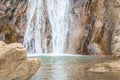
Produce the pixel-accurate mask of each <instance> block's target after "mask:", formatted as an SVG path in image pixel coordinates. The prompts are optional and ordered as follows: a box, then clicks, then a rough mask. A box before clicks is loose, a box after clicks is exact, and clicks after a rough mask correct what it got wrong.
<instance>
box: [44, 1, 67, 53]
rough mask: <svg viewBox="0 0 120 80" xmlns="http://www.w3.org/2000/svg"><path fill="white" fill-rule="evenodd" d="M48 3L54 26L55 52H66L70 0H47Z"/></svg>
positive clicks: (53, 42) (50, 17)
mask: <svg viewBox="0 0 120 80" xmlns="http://www.w3.org/2000/svg"><path fill="white" fill-rule="evenodd" d="M46 4H47V9H48V15H49V21H50V24H51V28H52V47H53V53H64V49H65V46H66V39H67V33H68V29H69V27H68V21H69V0H47V1H46Z"/></svg>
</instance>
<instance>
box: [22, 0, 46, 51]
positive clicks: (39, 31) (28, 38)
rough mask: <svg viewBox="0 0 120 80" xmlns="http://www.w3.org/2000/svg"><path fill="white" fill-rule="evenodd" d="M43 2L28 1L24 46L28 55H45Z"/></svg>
mask: <svg viewBox="0 0 120 80" xmlns="http://www.w3.org/2000/svg"><path fill="white" fill-rule="evenodd" d="M43 6H44V5H43V0H28V13H27V29H26V32H25V36H24V42H23V44H24V46H25V47H26V49H27V52H28V53H46V52H47V47H46V36H45V18H44V16H43V12H44V9H43Z"/></svg>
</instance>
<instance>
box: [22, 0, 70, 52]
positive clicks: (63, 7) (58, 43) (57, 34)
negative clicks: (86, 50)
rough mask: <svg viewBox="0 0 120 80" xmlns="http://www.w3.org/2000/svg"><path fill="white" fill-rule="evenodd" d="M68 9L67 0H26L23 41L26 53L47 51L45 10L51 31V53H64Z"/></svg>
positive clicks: (67, 28) (67, 27)
mask: <svg viewBox="0 0 120 80" xmlns="http://www.w3.org/2000/svg"><path fill="white" fill-rule="evenodd" d="M69 9H70V5H69V0H45V1H44V0H28V12H27V29H26V32H25V36H24V42H23V44H24V46H25V47H26V49H27V53H29V54H30V53H35V54H37V53H39V54H42V53H49V52H48V51H47V50H48V45H47V36H46V26H45V22H46V17H45V13H44V12H45V11H46V12H47V14H48V15H47V16H48V20H49V22H50V26H49V27H50V28H51V31H52V32H51V37H52V39H51V42H52V53H55V54H57V53H64V51H65V50H64V49H65V47H66V43H67V42H66V41H67V34H68V30H69V26H68V25H69V24H68V22H69Z"/></svg>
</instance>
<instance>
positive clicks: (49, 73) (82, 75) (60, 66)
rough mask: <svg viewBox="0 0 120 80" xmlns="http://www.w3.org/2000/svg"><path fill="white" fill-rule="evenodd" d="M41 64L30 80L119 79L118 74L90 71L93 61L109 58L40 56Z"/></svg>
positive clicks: (97, 61) (102, 60)
mask: <svg viewBox="0 0 120 80" xmlns="http://www.w3.org/2000/svg"><path fill="white" fill-rule="evenodd" d="M39 58H40V59H41V60H42V65H41V67H40V69H39V70H38V72H37V73H36V74H35V75H34V76H33V77H32V79H31V80H120V76H119V74H113V73H92V72H89V70H88V69H89V68H90V67H92V66H93V64H95V63H99V62H104V61H107V60H110V59H111V58H108V57H107V58H106V57H93V56H41V57H39Z"/></svg>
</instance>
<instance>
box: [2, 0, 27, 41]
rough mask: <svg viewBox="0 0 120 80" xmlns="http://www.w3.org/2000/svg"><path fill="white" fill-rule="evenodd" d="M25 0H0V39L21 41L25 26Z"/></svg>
mask: <svg viewBox="0 0 120 80" xmlns="http://www.w3.org/2000/svg"><path fill="white" fill-rule="evenodd" d="M26 11H27V4H26V0H15V1H12V0H0V40H3V41H5V42H6V43H11V42H22V41H23V35H24V32H25V28H26Z"/></svg>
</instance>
